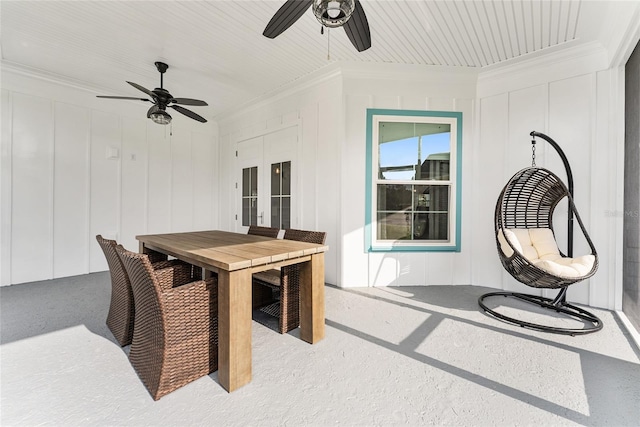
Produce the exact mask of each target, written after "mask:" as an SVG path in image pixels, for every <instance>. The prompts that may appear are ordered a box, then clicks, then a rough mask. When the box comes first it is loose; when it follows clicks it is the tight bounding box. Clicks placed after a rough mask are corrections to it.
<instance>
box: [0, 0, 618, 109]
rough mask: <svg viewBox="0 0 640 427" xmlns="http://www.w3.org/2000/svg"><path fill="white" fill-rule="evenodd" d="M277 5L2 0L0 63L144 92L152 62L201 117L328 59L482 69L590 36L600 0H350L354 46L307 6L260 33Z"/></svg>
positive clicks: (154, 75) (602, 7)
mask: <svg viewBox="0 0 640 427" xmlns="http://www.w3.org/2000/svg"><path fill="white" fill-rule="evenodd" d="M284 1H285V0H277V1H275V0H273V1H272V0H263V1H245V0H235V1H222V0H218V1H88V0H87V1H53V0H48V1H7V0H2V1H1V2H0V8H1V9H0V17H1V27H0V29H1V46H0V47H1V49H2V50H1V53H2V64H3V65H4V66H7V67H9V66H10V67H15V68H19V69H29V70H34V71H35V72H38V73H45V74H48V75H53V76H59V77H61V78H63V79H66V80H70V81H74V82H77V83H78V84H80V85H82V86H85V87H88V88H93V89H95V90H96V94H98V93H100V94H103V95H118V96H140V95H142V96H144V94H142V93H141V92H137V91H136V89H134V88H133V87H131V86H129V85H127V84H126V83H125V81H127V80H128V81H133V82H136V83H138V84H140V85H142V86H144V87H146V88H149V89H153V88H154V87H158V86H159V75H158V72H157V71H156V69H155V66H154V65H153V63H154V62H155V61H158V60H161V61H164V62H166V63H168V64H169V67H170V68H169V70H168V72H167V74H165V78H164V86H165V88H167V89H169V90H170V91H171V93H172V94H173V96H175V97H188V98H198V99H204V100H206V101H207V102H208V103H209V104H210V107H207V110H206V111H205V110H203V109H202V107H199V108H198V109H194V111H197V112H198V113H199V114H202V115H204V116H205V117H206V118H208V119H211V118H214V117H215V116H216V115H218V114H221V113H224V112H227V111H231V110H233V109H234V108H237V107H238V106H239V105H242V104H245V103H247V102H249V101H250V100H252V99H256V98H258V97H260V96H263V95H264V94H267V93H272V92H274V91H277V90H278V89H279V88H282V87H283V86H285V85H288V84H290V83H292V82H294V81H295V80H296V79H299V78H301V77H302V76H305V75H308V74H310V73H313V72H316V71H318V70H320V69H322V68H323V67H326V66H327V65H329V64H331V63H333V62H336V61H356V62H362V63H400V64H423V65H447V66H455V67H477V68H486V67H488V66H494V65H495V64H502V63H507V62H508V61H510V60H514V59H517V58H523V57H525V56H526V55H532V54H535V53H538V52H539V51H541V50H545V49H550V48H555V49H558V48H561V47H563V46H573V45H576V44H577V43H587V42H594V41H598V40H599V38H601V37H602V34H603V31H604V30H605V29H606V26H607V25H608V22H607V20H606V19H604V17H606V15H607V11H608V10H607V9H608V7H609V5H610V4H611V3H612V2H610V1H592V0H512V1H509V0H446V1H442V0H413V1H404V0H397V1H392V0H386V1H376V0H361V2H362V6H363V8H364V10H365V12H366V15H367V18H368V20H369V25H370V28H371V38H372V47H371V48H370V49H369V50H367V51H365V52H361V53H358V52H357V51H356V50H355V49H354V48H353V46H352V45H351V44H350V42H349V40H348V39H347V37H346V35H345V33H344V31H343V29H341V28H338V29H334V30H331V31H330V32H329V34H327V32H326V31H325V34H324V35H321V34H320V24H319V23H318V22H317V21H316V19H315V17H314V16H313V13H312V11H311V10H310V9H309V10H308V11H307V12H306V13H305V14H304V15H303V16H302V18H300V20H299V21H298V22H296V23H295V24H294V25H293V26H292V27H291V28H289V29H288V30H287V31H285V32H284V33H283V34H281V35H280V36H279V37H277V38H276V39H273V40H272V39H267V38H265V37H264V36H262V31H263V30H264V27H265V25H266V24H267V22H269V19H271V17H272V16H273V14H274V13H275V12H276V10H278V8H279V7H280V6H281V5H282V4H283V3H284ZM328 52H330V58H328V57H327V53H328ZM104 102H133V101H116V100H104ZM147 106H148V104H147ZM145 108H146V107H145V106H144V105H143V106H141V111H146V110H145Z"/></svg>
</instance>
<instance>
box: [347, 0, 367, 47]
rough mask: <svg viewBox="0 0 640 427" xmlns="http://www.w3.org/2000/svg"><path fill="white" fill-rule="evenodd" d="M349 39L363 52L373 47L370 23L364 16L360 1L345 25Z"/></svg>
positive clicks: (357, 0)
mask: <svg viewBox="0 0 640 427" xmlns="http://www.w3.org/2000/svg"><path fill="white" fill-rule="evenodd" d="M343 26H344V31H345V32H346V33H347V37H349V40H351V43H352V44H353V45H354V46H355V48H356V49H358V52H362V51H364V50H367V49H369V48H370V47H371V33H370V32H369V21H367V16H366V15H365V14H364V9H363V8H362V5H361V4H360V1H359V0H356V6H355V9H354V10H353V14H352V15H351V17H350V18H349V20H348V21H347V22H346V23H345V24H344V25H343Z"/></svg>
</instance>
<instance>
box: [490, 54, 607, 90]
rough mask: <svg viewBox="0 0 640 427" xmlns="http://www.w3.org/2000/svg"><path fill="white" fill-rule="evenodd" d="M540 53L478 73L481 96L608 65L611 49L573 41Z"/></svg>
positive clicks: (599, 68) (545, 81)
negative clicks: (570, 45) (608, 50)
mask: <svg viewBox="0 0 640 427" xmlns="http://www.w3.org/2000/svg"><path fill="white" fill-rule="evenodd" d="M571 44H572V45H574V46H572V47H567V44H564V45H562V47H555V48H549V49H545V50H542V51H540V52H537V53H536V55H535V56H528V57H526V58H522V59H519V60H518V59H516V60H512V61H509V63H505V64H497V65H494V66H491V67H486V69H483V70H485V71H483V72H481V73H480V75H479V76H478V97H480V98H482V97H485V96H491V95H494V94H498V93H504V92H508V91H510V90H517V89H523V88H525V87H530V86H535V85H538V84H542V83H548V82H549V81H554V80H560V79H563V78H568V77H573V76H576V75H583V74H587V73H591V72H595V71H600V70H605V69H607V68H608V58H607V51H606V49H605V48H604V46H603V45H602V44H601V43H599V42H589V43H571Z"/></svg>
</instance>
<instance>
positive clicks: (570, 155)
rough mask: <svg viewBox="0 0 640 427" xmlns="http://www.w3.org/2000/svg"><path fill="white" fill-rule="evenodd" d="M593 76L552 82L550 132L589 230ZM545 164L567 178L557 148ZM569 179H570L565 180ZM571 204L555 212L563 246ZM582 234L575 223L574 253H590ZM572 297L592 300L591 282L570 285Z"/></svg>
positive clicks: (562, 245)
mask: <svg viewBox="0 0 640 427" xmlns="http://www.w3.org/2000/svg"><path fill="white" fill-rule="evenodd" d="M592 83H593V79H592V75H590V74H589V75H583V76H578V77H574V78H571V79H565V80H561V81H558V82H552V83H550V85H549V131H548V132H547V135H548V136H550V137H551V138H553V139H554V141H556V142H557V143H558V145H560V147H561V148H562V150H563V151H564V152H565V154H566V156H567V159H568V161H569V164H570V165H571V169H572V171H573V180H574V185H575V187H574V201H575V203H576V208H577V210H578V212H579V214H580V216H581V217H582V221H583V222H584V223H585V225H586V227H587V229H589V224H590V222H591V221H590V213H591V210H590V209H589V206H590V204H591V200H590V193H591V189H590V183H591V179H590V174H591V171H590V166H591V138H592V135H593V127H592V124H593V120H592V105H593V104H592V99H594V94H595V92H594V86H593V84H592ZM541 166H545V167H547V168H549V169H550V170H552V171H555V172H556V173H557V174H558V176H560V177H561V178H562V179H566V178H565V176H566V174H565V173H564V166H563V164H562V161H561V160H560V157H559V156H558V155H557V154H556V153H555V152H554V151H553V150H547V155H546V159H545V163H543V164H542V165H541ZM565 182H566V181H565ZM566 221H567V204H566V203H563V204H562V205H559V206H558V207H557V208H556V214H554V224H558V225H562V226H560V227H558V226H555V227H554V231H556V235H558V244H559V246H560V248H561V249H562V248H565V247H566V241H567V237H566V236H567V233H566V226H564V224H566ZM556 229H557V230H556ZM581 237H582V233H581V232H580V229H579V228H578V225H577V224H575V226H574V245H573V253H574V255H575V256H578V255H585V254H588V253H589V247H588V245H587V244H586V242H585V241H584V239H582V238H581ZM568 298H570V299H571V300H572V301H575V302H579V303H584V304H586V303H588V302H589V281H584V282H581V283H578V284H576V285H573V286H571V287H570V288H569V292H568Z"/></svg>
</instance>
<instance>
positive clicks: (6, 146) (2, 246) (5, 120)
mask: <svg viewBox="0 0 640 427" xmlns="http://www.w3.org/2000/svg"><path fill="white" fill-rule="evenodd" d="M0 99H1V101H0V102H2V104H0V111H1V112H2V114H0V135H1V138H0V285H1V286H4V285H8V284H10V283H11V182H12V181H11V175H12V170H11V157H12V156H11V121H12V120H11V117H12V111H11V95H10V93H9V91H8V90H6V89H2V90H0Z"/></svg>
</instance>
